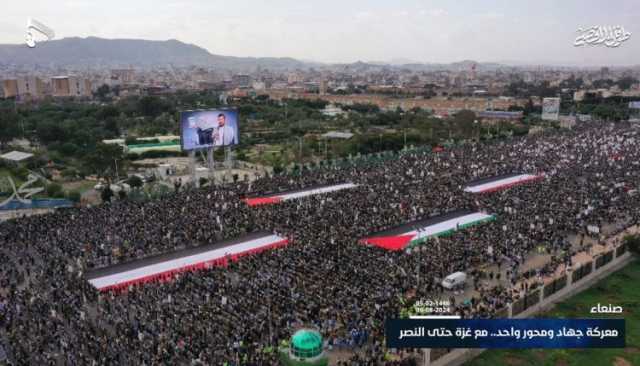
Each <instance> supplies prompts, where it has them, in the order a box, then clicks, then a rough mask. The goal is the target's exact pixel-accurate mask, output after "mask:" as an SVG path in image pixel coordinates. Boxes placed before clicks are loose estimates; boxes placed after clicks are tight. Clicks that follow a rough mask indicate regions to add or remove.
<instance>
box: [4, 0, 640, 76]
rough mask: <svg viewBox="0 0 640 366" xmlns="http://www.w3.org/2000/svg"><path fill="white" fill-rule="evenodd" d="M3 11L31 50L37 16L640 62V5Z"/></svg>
mask: <svg viewBox="0 0 640 366" xmlns="http://www.w3.org/2000/svg"><path fill="white" fill-rule="evenodd" d="M0 8H1V9H2V10H1V11H0V43H23V42H24V36H25V29H26V21H27V18H28V17H33V18H35V19H37V20H39V21H41V22H42V23H44V24H46V25H48V26H49V27H51V28H53V29H54V30H55V32H56V38H63V37H72V36H80V37H86V36H97V37H104V38H144V39H154V40H166V39H172V38H173V39H178V40H180V41H183V42H187V43H193V44H196V45H198V46H201V47H204V48H206V49H207V50H209V51H210V52H212V53H215V54H221V55H233V56H276V57H282V56H290V57H295V58H298V59H303V60H314V61H323V62H353V61H358V60H362V61H392V60H398V59H401V60H412V61H419V62H452V61H460V60H463V59H473V60H477V61H502V62H511V61H514V62H520V63H536V64H537V63H554V64H571V65H599V64H609V65H632V64H640V22H639V20H640V0H616V1H606V0H532V1H529V0H449V1H429V0H423V1H416V0H386V1H380V0H368V1H364V0H322V1H320V0H306V1H305V0H296V1H293V0H251V1H250V0H230V1H219V0H168V1H162V0H126V1H125V0H68V1H67V0H49V1H37V0H36V1H19V0H2V6H0ZM594 25H622V26H624V28H625V29H626V30H627V31H630V32H631V33H632V34H631V38H630V39H629V40H627V41H626V42H624V43H623V44H622V45H621V46H620V47H618V48H607V47H604V46H597V47H581V48H577V47H574V46H573V41H574V39H575V37H576V36H577V35H578V34H577V29H578V28H579V27H583V28H586V27H589V26H594Z"/></svg>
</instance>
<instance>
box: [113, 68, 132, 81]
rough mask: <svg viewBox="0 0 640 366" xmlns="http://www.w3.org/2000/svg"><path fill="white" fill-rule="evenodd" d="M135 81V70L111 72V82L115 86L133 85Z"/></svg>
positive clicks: (115, 70)
mask: <svg viewBox="0 0 640 366" xmlns="http://www.w3.org/2000/svg"><path fill="white" fill-rule="evenodd" d="M133 81H134V74H133V69H114V70H111V82H112V83H113V84H132V83H133Z"/></svg>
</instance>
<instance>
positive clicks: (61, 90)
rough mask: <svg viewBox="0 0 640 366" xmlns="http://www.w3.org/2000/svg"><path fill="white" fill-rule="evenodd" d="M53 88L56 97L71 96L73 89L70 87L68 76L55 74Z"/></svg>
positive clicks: (52, 80) (52, 82) (52, 81)
mask: <svg viewBox="0 0 640 366" xmlns="http://www.w3.org/2000/svg"><path fill="white" fill-rule="evenodd" d="M51 88H52V89H53V96H54V97H69V96H71V89H70V87H69V77H68V76H54V77H52V78H51Z"/></svg>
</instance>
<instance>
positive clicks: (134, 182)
mask: <svg viewBox="0 0 640 366" xmlns="http://www.w3.org/2000/svg"><path fill="white" fill-rule="evenodd" d="M127 184H129V186H131V188H138V187H142V184H143V182H142V179H140V177H138V176H137V175H132V176H130V177H129V179H127Z"/></svg>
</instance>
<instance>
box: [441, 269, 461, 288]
mask: <svg viewBox="0 0 640 366" xmlns="http://www.w3.org/2000/svg"><path fill="white" fill-rule="evenodd" d="M466 281H467V274H466V273H464V272H455V273H452V274H450V275H448V276H447V277H445V278H444V280H442V287H444V288H445V289H447V290H455V289H458V288H463V287H464V284H465V282H466Z"/></svg>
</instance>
